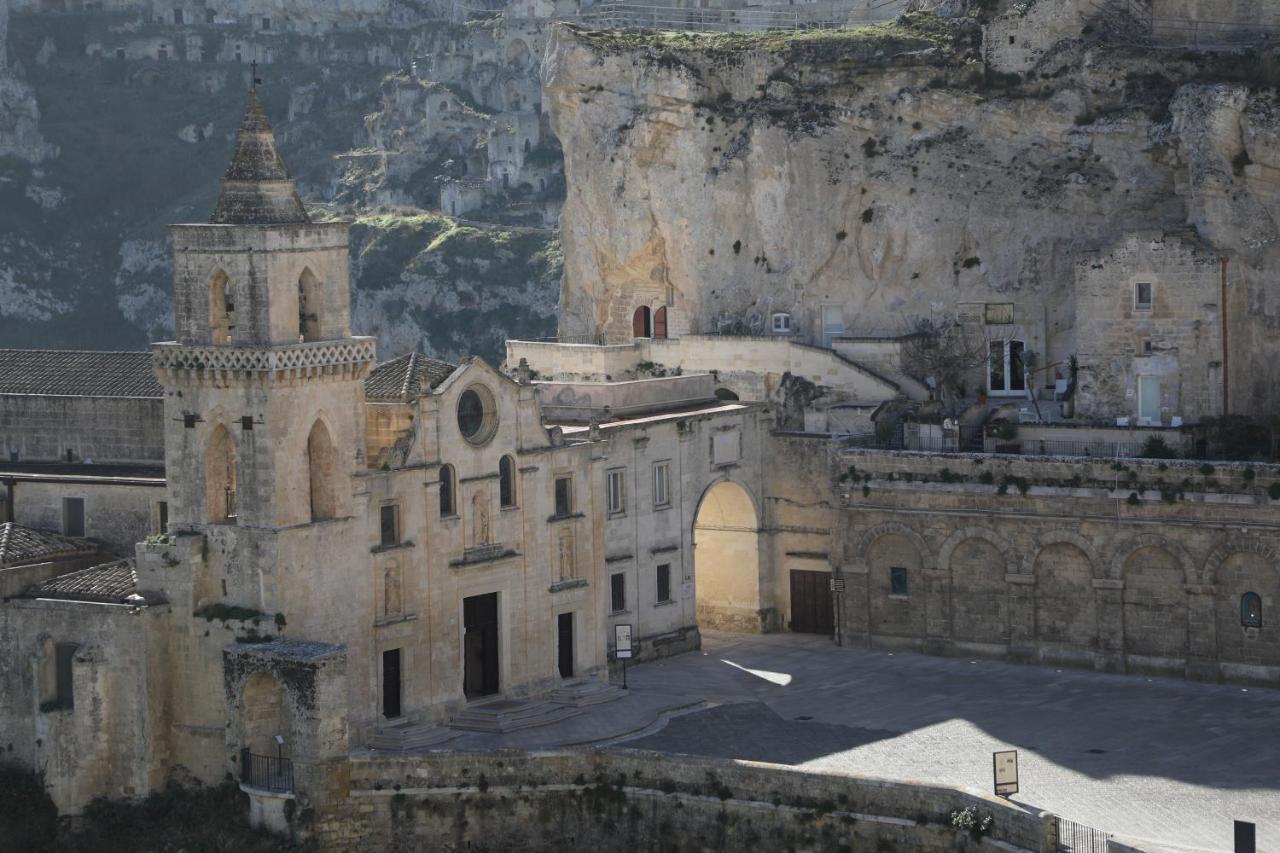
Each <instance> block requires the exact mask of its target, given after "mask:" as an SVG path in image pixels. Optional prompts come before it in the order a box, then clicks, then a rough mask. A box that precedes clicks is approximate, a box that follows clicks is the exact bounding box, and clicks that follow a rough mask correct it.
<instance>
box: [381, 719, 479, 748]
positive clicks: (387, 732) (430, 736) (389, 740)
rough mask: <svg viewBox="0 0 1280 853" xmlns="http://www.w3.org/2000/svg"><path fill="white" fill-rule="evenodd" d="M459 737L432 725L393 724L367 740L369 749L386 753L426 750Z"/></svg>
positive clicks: (448, 730) (453, 732) (454, 733)
mask: <svg viewBox="0 0 1280 853" xmlns="http://www.w3.org/2000/svg"><path fill="white" fill-rule="evenodd" d="M456 737H460V735H459V733H458V732H455V731H453V730H452V729H449V728H446V727H444V726H437V725H435V724H433V723H410V722H407V721H406V722H402V723H395V724H393V725H389V726H383V727H382V728H380V729H378V731H377V732H376V733H375V734H374V736H373V737H372V738H370V739H369V747H370V749H380V750H384V751H386V752H409V751H411V750H415V749H428V748H430V747H433V746H437V745H439V744H442V743H445V742H446V741H450V740H453V739H454V738H456Z"/></svg>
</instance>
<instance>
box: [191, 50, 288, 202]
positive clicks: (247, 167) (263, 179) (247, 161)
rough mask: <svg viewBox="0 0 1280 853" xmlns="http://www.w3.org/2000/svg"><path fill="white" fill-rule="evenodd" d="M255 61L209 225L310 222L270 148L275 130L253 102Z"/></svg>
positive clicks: (255, 100)
mask: <svg viewBox="0 0 1280 853" xmlns="http://www.w3.org/2000/svg"><path fill="white" fill-rule="evenodd" d="M257 73H258V69H257V63H254V65H253V70H252V74H253V76H252V77H251V78H250V79H251V80H252V83H251V85H250V88H249V108H248V109H247V110H246V111H245V114H244V120H243V121H241V122H240V129H239V130H237V131H236V148H235V153H233V154H232V155H231V163H230V165H228V166H227V171H226V174H225V175H224V176H223V178H222V192H221V193H220V194H219V195H218V204H217V206H215V207H214V209H213V216H212V217H211V218H210V220H209V221H210V222H211V223H213V224H214V225H288V224H305V223H309V222H310V221H311V219H310V217H308V216H307V212H306V211H305V210H304V209H303V207H302V200H301V199H300V198H298V190H297V187H295V186H294V183H293V178H291V177H289V170H288V169H287V168H286V167H285V165H284V160H283V159H282V158H281V157H280V151H279V149H278V148H277V147H276V137H275V133H273V132H272V130H271V123H270V122H269V121H267V114H266V113H265V112H264V111H263V109H262V104H261V103H260V102H259V101H258V89H257V83H258V78H257Z"/></svg>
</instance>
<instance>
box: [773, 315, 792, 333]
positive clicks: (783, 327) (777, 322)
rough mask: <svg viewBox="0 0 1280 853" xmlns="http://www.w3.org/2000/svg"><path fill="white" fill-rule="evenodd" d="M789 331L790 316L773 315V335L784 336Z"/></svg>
mask: <svg viewBox="0 0 1280 853" xmlns="http://www.w3.org/2000/svg"><path fill="white" fill-rule="evenodd" d="M790 331H791V315H790V314H782V313H778V314H774V315H773V333H774V334H775V335H785V334H788V333H790Z"/></svg>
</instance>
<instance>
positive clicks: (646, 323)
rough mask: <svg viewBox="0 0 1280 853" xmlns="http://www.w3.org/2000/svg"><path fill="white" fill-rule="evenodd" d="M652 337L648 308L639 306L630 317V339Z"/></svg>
mask: <svg viewBox="0 0 1280 853" xmlns="http://www.w3.org/2000/svg"><path fill="white" fill-rule="evenodd" d="M652 335H653V326H652V319H651V317H650V314H649V306H648V305H641V306H640V307H639V308H637V309H636V311H635V313H634V314H632V315H631V337H633V338H648V337H652Z"/></svg>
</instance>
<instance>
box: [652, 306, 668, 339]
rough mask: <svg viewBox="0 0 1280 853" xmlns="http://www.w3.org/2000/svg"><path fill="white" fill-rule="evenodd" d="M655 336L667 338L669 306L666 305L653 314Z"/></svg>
mask: <svg viewBox="0 0 1280 853" xmlns="http://www.w3.org/2000/svg"><path fill="white" fill-rule="evenodd" d="M653 336H654V337H655V338H665V337H666V336H667V306H665V305H663V306H662V307H661V308H659V309H658V310H657V311H654V312H653Z"/></svg>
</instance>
